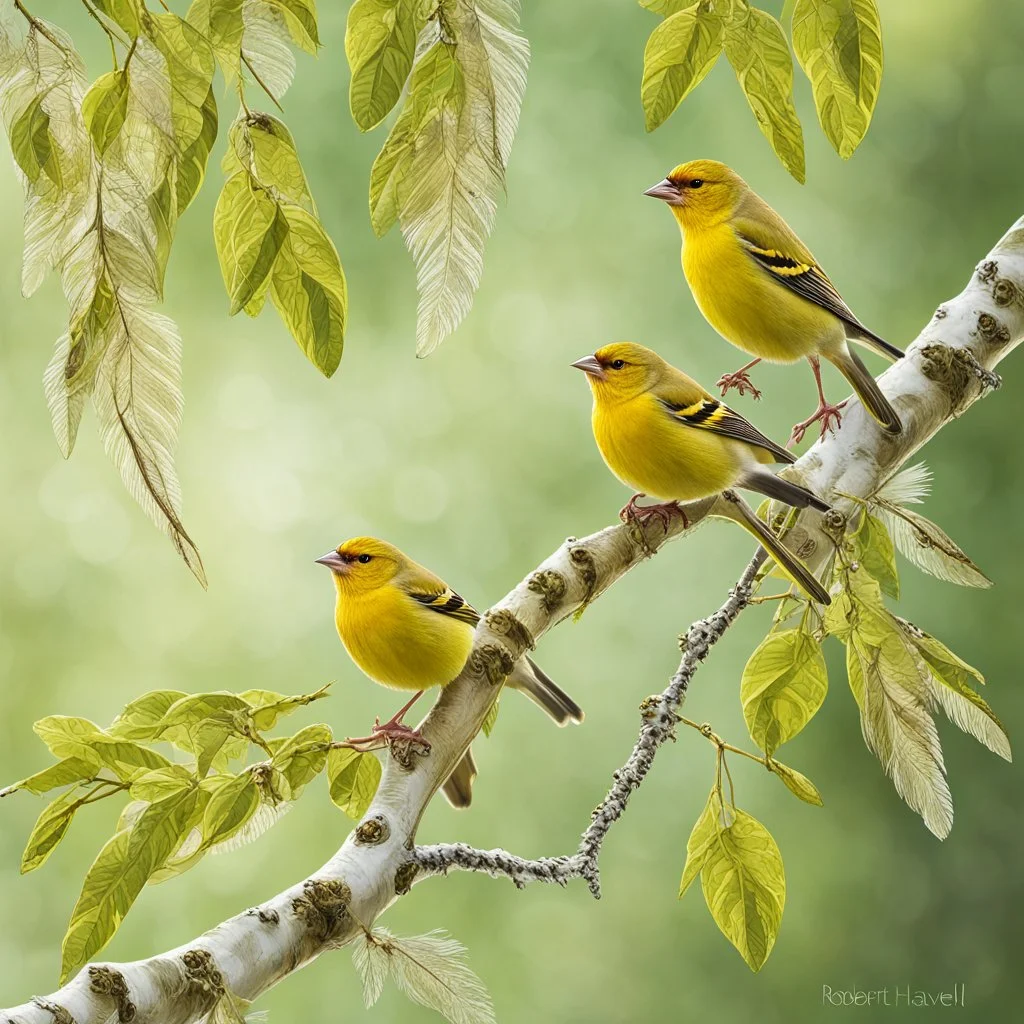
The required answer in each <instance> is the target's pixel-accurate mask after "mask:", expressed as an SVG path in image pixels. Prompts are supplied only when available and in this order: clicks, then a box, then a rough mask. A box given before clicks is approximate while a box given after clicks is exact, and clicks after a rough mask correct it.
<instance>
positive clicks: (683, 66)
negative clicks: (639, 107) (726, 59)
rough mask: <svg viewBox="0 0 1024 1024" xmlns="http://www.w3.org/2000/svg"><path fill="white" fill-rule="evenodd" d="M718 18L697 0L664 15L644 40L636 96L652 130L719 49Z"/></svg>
mask: <svg viewBox="0 0 1024 1024" xmlns="http://www.w3.org/2000/svg"><path fill="white" fill-rule="evenodd" d="M722 30H723V22H722V19H721V17H719V15H718V14H716V13H715V12H714V11H712V10H711V9H710V7H709V6H708V5H707V4H706V3H704V2H703V0H700V2H698V3H695V4H693V6H692V7H687V8H686V9H685V10H681V11H679V12H678V13H676V14H673V15H672V16H671V17H668V18H666V19H665V20H664V21H663V22H662V23H661V24H660V25H659V26H658V27H657V28H656V29H655V30H654V31H653V32H652V33H651V37H650V39H648V40H647V46H646V48H645V49H644V73H643V80H642V83H641V86H640V96H641V100H642V102H643V106H644V115H645V117H646V121H647V130H648V131H649V132H650V131H654V129H655V128H657V127H658V126H659V125H661V124H663V123H664V122H665V121H666V120H667V119H668V117H669V115H670V114H671V113H672V112H673V111H674V110H675V109H676V107H678V106H679V104H680V103H682V101H683V100H684V99H685V98H686V97H687V96H688V95H689V94H690V92H691V91H692V90H693V89H695V88H696V87H697V86H698V85H699V84H700V83H701V81H702V80H703V79H704V76H705V75H706V74H707V73H708V72H709V71H710V70H711V68H712V67H713V66H714V64H715V61H716V60H718V55H719V54H720V53H721V52H722Z"/></svg>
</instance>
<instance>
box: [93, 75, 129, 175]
mask: <svg viewBox="0 0 1024 1024" xmlns="http://www.w3.org/2000/svg"><path fill="white" fill-rule="evenodd" d="M127 115H128V73H127V72H126V71H108V72H107V73H106V74H105V75H101V76H100V77H99V78H97V79H96V81H95V82H94V83H93V85H92V88H91V89H90V90H89V91H88V92H87V93H86V94H85V98H84V99H83V100H82V116H83V117H84V118H85V125H86V127H87V128H88V129H89V134H90V135H91V136H92V141H93V145H94V146H95V147H96V152H97V153H98V154H99V155H100V156H103V154H104V153H106V151H107V150H108V149H109V148H110V146H111V144H112V143H113V142H114V140H115V139H116V138H117V137H118V135H119V134H120V133H121V129H122V128H123V127H124V120H125V117H126V116H127Z"/></svg>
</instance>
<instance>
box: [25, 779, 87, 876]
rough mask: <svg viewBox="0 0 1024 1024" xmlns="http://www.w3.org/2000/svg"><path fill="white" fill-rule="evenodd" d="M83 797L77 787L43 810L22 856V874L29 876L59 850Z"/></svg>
mask: <svg viewBox="0 0 1024 1024" xmlns="http://www.w3.org/2000/svg"><path fill="white" fill-rule="evenodd" d="M82 799H83V797H82V795H81V794H80V793H79V792H78V789H77V787H76V788H75V789H72V790H69V791H68V792H67V793H62V794H61V795H60V796H59V797H57V799H56V800H54V801H53V802H52V803H51V804H48V805H47V806H46V807H45V808H43V811H42V813H41V814H40V815H39V817H38V818H37V819H36V823H35V825H34V826H33V827H32V832H31V834H30V835H29V837H28V842H27V843H26V844H25V852H24V853H23V854H22V855H21V873H22V874H23V875H26V874H28V872H30V871H35V869H36V868H38V867H42V865H43V864H45V863H46V861H47V858H48V857H49V856H50V854H51V853H53V851H54V850H55V849H56V848H57V844H58V843H59V842H60V841H61V840H62V839H63V838H64V836H65V834H66V833H67V830H68V828H69V827H70V825H71V819H72V818H73V817H74V816H75V812H76V811H77V810H78V808H79V807H81V806H82Z"/></svg>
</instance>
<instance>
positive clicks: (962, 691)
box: [680, 465, 1011, 970]
mask: <svg viewBox="0 0 1024 1024" xmlns="http://www.w3.org/2000/svg"><path fill="white" fill-rule="evenodd" d="M929 486H930V474H929V472H928V470H927V469H926V468H925V467H924V466H923V465H918V466H913V467H910V468H909V469H907V470H904V471H903V472H901V473H899V474H898V475H897V476H895V477H894V478H893V479H892V480H890V481H889V482H888V483H887V484H886V485H885V486H884V487H882V488H881V489H880V490H879V491H878V493H876V494H875V495H873V496H872V497H871V498H870V499H869V500H868V501H866V502H863V503H861V505H860V506H859V507H858V509H857V511H856V512H855V514H854V515H853V517H852V518H851V521H850V524H849V525H848V527H847V529H846V530H845V532H844V533H843V534H842V536H841V537H840V538H839V539H838V541H837V550H836V557H835V560H834V564H833V565H831V566H829V567H827V568H826V570H825V572H826V573H828V574H830V575H831V577H832V594H833V600H832V604H831V605H830V606H829V607H828V608H825V609H822V610H819V609H818V608H817V607H816V606H813V605H811V604H810V603H809V602H808V601H807V600H806V599H805V598H804V597H802V596H795V595H794V594H793V593H792V592H789V593H788V594H786V595H785V596H783V597H782V600H781V603H780V606H779V610H778V613H777V614H776V616H775V621H774V623H773V626H772V629H771V631H770V632H769V634H768V636H767V637H766V638H765V639H764V640H763V641H762V642H761V644H759V645H758V647H757V649H756V650H755V651H754V652H753V654H752V655H751V656H750V659H749V661H748V662H747V665H746V668H745V669H744V671H743V677H742V680H741V683H740V701H741V704H742V706H743V715H744V719H745V721H746V724H747V728H748V730H749V733H750V737H751V739H752V740H753V741H754V743H756V744H757V746H758V747H759V748H760V749H761V750H762V751H764V756H763V757H756V756H754V755H750V754H747V755H746V756H747V757H749V758H752V759H753V760H756V761H760V762H761V763H762V764H764V765H765V767H767V768H768V769H769V770H771V771H773V772H775V773H776V774H778V776H779V778H780V779H781V780H782V781H783V782H784V783H785V784H786V786H787V787H788V788H789V789H790V790H791V791H792V792H793V793H794V794H795V795H797V796H799V797H800V798H801V799H803V800H805V801H806V802H807V803H812V804H813V803H818V804H820V803H821V799H820V797H819V796H818V793H817V790H816V788H815V787H814V785H813V783H811V782H810V780H808V779H807V778H805V777H804V776H803V775H801V774H800V773H799V772H796V771H795V770H793V769H791V768H789V767H787V766H786V765H783V764H781V763H779V762H778V761H776V760H775V759H774V758H775V753H776V751H777V750H778V748H779V747H780V746H781V745H782V744H784V743H787V742H788V741H789V740H791V739H793V738H794V737H795V736H797V735H798V734H799V733H800V732H801V731H802V730H803V729H804V728H805V727H806V726H807V724H808V723H809V722H810V720H811V719H812V718H813V717H814V715H815V714H817V712H818V710H819V709H820V708H821V706H822V704H823V703H824V701H825V697H826V695H827V693H828V670H827V667H826V663H825V658H824V656H823V654H822V649H821V645H822V643H823V642H824V640H825V639H826V638H827V637H829V636H834V637H836V638H837V639H838V640H840V641H841V642H842V643H843V644H844V646H845V648H846V670H847V677H848V681H849V685H850V689H851V691H852V693H853V696H854V699H855V702H856V704H857V707H858V710H859V713H860V722H861V730H862V732H863V736H864V741H865V743H866V744H867V746H868V748H869V749H870V750H871V751H872V752H873V753H874V754H875V755H876V756H877V757H878V759H879V762H880V763H881V765H882V768H883V769H884V771H885V772H886V774H887V775H889V776H890V777H891V778H892V780H893V783H894V785H895V787H896V791H897V793H898V794H899V795H900V797H902V798H903V800H904V801H906V803H907V804H908V806H909V807H911V808H912V809H913V810H914V811H916V812H917V813H918V814H920V815H921V818H922V820H923V821H924V823H925V825H926V826H927V827H928V828H929V829H930V830H931V831H932V832H933V833H934V834H935V835H936V836H938V837H939V838H940V839H944V838H945V837H946V836H947V835H948V834H949V831H950V829H951V828H952V824H953V802H952V798H951V795H950V791H949V785H948V782H947V779H946V769H945V764H944V761H943V756H942V747H941V744H940V741H939V734H938V729H937V727H936V723H935V717H936V715H937V713H938V712H939V711H941V712H943V713H944V714H945V716H946V717H947V718H948V719H949V720H950V721H951V722H952V723H953V724H954V725H956V726H957V727H959V728H960V729H962V730H963V731H964V732H966V733H969V734H970V735H971V736H973V737H974V738H975V739H977V740H978V741H979V742H980V743H982V744H984V745H985V746H986V747H988V749H989V750H991V751H993V753H996V754H998V755H999V756H1000V757H1002V758H1005V759H1006V760H1007V761H1009V760H1010V759H1011V752H1010V743H1009V739H1008V738H1007V735H1006V731H1005V729H1004V727H1003V725H1002V723H1001V722H1000V721H999V719H998V718H997V717H996V715H995V713H994V712H993V711H992V708H991V707H989V705H988V703H987V702H986V701H985V699H984V698H983V697H982V696H981V695H980V693H979V692H978V690H977V686H978V685H979V684H982V683H984V679H983V677H982V675H981V673H980V672H979V671H978V670H977V669H975V668H973V667H972V666H971V665H969V664H967V663H966V662H965V661H963V660H962V659H961V658H959V657H958V656H957V655H956V654H954V653H953V652H952V651H951V650H950V649H949V648H948V647H946V646H945V645H944V644H943V643H941V641H939V640H937V639H936V638H935V637H933V636H931V635H930V634H928V633H926V632H925V631H924V630H922V629H920V628H918V627H917V626H915V625H914V624H913V623H911V622H908V621H907V620H906V619H904V618H901V617H900V616H898V615H896V614H894V613H893V612H891V611H890V610H889V609H888V608H887V607H886V605H885V597H889V598H892V599H897V598H898V597H899V593H900V584H899V572H898V569H897V565H896V552H897V551H899V552H900V553H901V554H903V555H904V556H905V557H906V558H907V560H908V561H910V562H912V563H913V564H914V565H916V566H917V567H918V568H920V569H922V570H924V571H925V572H927V573H929V574H931V575H933V576H935V577H937V578H939V579H943V580H946V581H949V582H953V583H958V584H961V585H963V586H973V587H987V586H990V581H989V580H988V579H987V577H986V576H985V575H984V574H983V573H982V572H981V570H980V569H978V567H977V566H976V565H975V564H974V563H973V562H972V561H971V560H970V558H968V556H967V555H966V554H964V552H963V551H962V550H961V549H960V548H959V546H958V545H957V544H956V543H955V542H954V541H953V540H951V539H950V537H949V536H948V535H947V534H946V533H945V532H944V531H943V530H941V529H940V528H939V527H938V526H936V525H935V524H934V523H932V522H930V521H929V520H928V519H926V518H925V517H924V516H922V515H921V514H920V513H918V512H915V511H912V510H911V509H910V508H908V507H907V506H908V505H912V504H917V503H920V502H921V500H922V499H923V497H924V496H925V495H926V494H927V492H928V490H929ZM768 511H769V505H768V503H765V506H763V508H762V513H761V514H766V513H767V512H768ZM791 518H792V513H781V514H780V516H779V519H780V522H777V523H773V525H776V526H780V527H781V528H783V529H785V526H786V523H787V521H788V520H790V519H791ZM794 623H795V625H794ZM691 724H692V723H691ZM713 738H714V737H713ZM727 749H730V750H735V749H736V748H732V747H727ZM740 753H743V752H742V751H740ZM724 762H725V749H723V748H722V747H720V748H719V769H718V778H717V781H716V786H715V788H714V789H713V790H712V793H711V797H710V798H709V801H708V804H707V806H706V807H705V809H704V812H703V813H702V815H701V817H700V819H699V820H698V822H697V824H696V825H695V827H694V830H693V834H692V835H691V837H690V843H689V845H688V848H687V862H686V868H685V870H684V874H683V883H682V886H681V890H680V895H682V893H683V892H684V891H685V890H686V888H687V887H688V886H689V884H690V883H691V882H692V881H693V880H694V879H695V878H696V877H697V875H698V874H699V875H700V876H701V879H702V881H703V887H704V895H705V898H706V901H707V904H708V908H709V910H710V911H711V914H712V916H713V917H714V919H715V921H716V923H717V924H718V926H719V927H720V928H721V929H722V931H723V933H724V934H725V935H726V937H727V938H728V939H729V940H730V941H731V942H732V943H733V944H734V945H735V946H736V948H737V949H738V950H739V952H740V953H741V954H742V956H743V957H744V959H745V960H746V961H747V963H748V964H749V965H750V966H751V967H752V968H753V969H754V970H758V969H759V968H760V967H761V965H762V964H763V963H764V960H765V958H766V957H767V955H768V953H769V952H770V950H771V947H772V944H773V943H774V941H775V936H776V933H777V931H778V927H779V924H780V921H781V915H782V905H783V902H784V896H785V881H784V876H783V873H782V860H781V855H780V854H779V851H778V848H777V847H776V845H775V843H774V841H773V840H772V839H771V836H770V835H769V834H768V832H767V831H766V830H765V829H764V827H763V826H762V825H760V824H759V823H758V822H756V821H755V820H754V819H753V818H751V817H750V816H749V815H746V814H745V813H744V812H742V811H740V810H739V809H738V808H737V807H736V805H735V802H734V800H733V799H732V795H731V793H732V790H731V777H730V787H729V797H728V798H727V797H726V795H725V792H724V791H723V788H722V784H721V773H722V765H723V763H724Z"/></svg>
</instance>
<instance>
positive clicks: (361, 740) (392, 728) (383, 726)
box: [345, 690, 430, 754]
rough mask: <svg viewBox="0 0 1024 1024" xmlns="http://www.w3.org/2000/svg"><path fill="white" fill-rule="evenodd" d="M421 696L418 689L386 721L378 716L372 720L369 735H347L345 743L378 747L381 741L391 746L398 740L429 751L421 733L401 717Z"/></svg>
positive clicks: (354, 745)
mask: <svg viewBox="0 0 1024 1024" xmlns="http://www.w3.org/2000/svg"><path fill="white" fill-rule="evenodd" d="M422 696H423V691H422V690H420V691H419V692H418V693H416V694H415V695H414V696H413V698H412V700H410V701H409V703H408V704H405V705H404V706H403V707H401V708H399V709H398V711H396V712H395V713H394V715H392V716H391V718H389V719H388V720H387V721H386V722H381V720H380V719H379V718H377V719H375V720H374V723H373V729H372V730H371V732H370V735H369V736H359V737H356V738H352V737H347V738H346V740H345V743H346V744H348V745H349V746H352V747H365V746H374V747H379V746H380V745H381V741H383V742H384V743H386V744H387V745H388V746H391V745H392V744H393V743H395V742H400V743H402V744H405V745H407V746H409V747H417V748H420V749H421V750H422V752H423V753H424V754H426V753H429V751H430V744H429V743H428V742H427V741H426V740H425V739H424V738H423V733H421V732H420V731H419V729H414V728H413V727H412V726H410V725H406V724H405V722H403V721H402V719H403V718H404V717H405V713H406V712H407V711H408V710H409V708H411V707H412V706H413V704H415V703H416V701H418V700H419V699H420V697H422Z"/></svg>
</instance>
